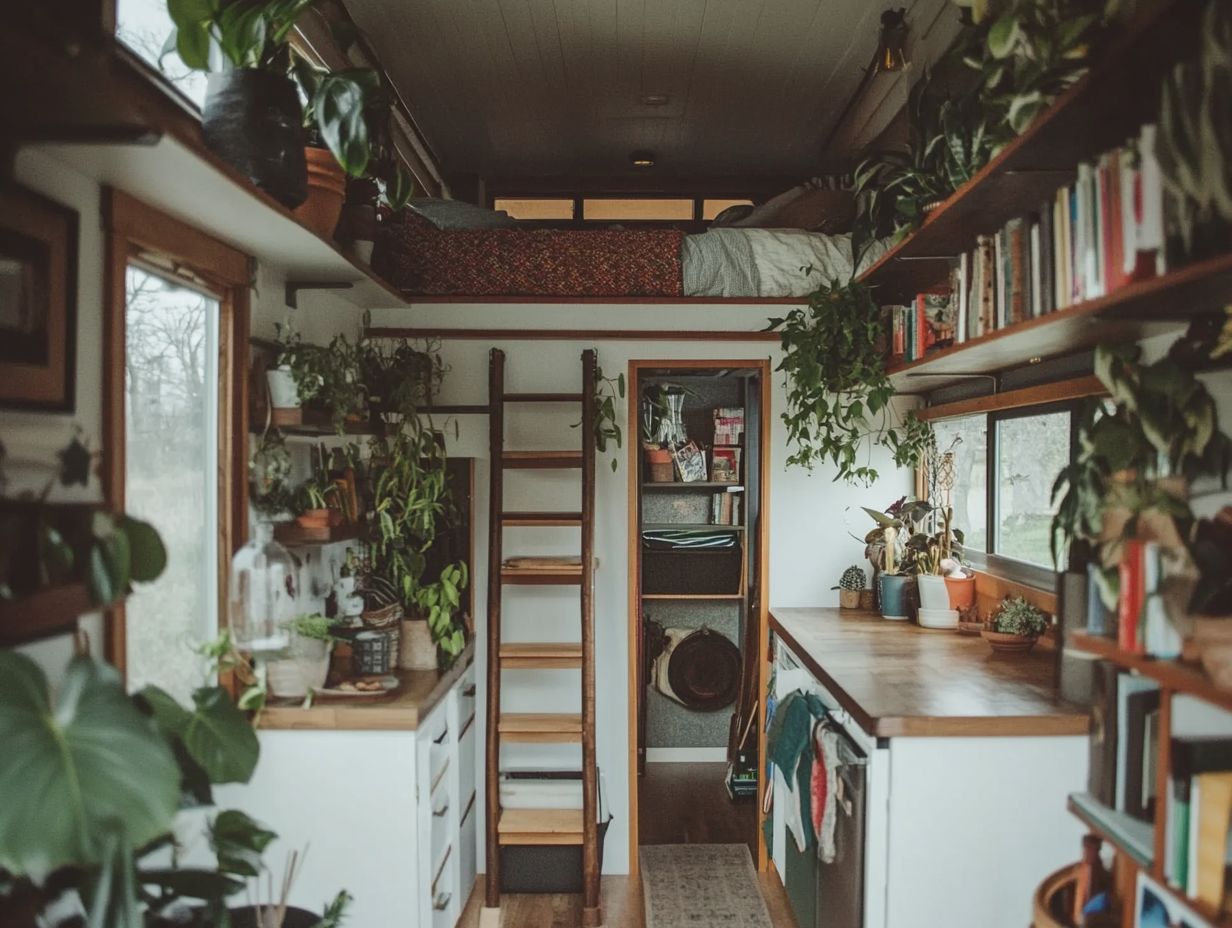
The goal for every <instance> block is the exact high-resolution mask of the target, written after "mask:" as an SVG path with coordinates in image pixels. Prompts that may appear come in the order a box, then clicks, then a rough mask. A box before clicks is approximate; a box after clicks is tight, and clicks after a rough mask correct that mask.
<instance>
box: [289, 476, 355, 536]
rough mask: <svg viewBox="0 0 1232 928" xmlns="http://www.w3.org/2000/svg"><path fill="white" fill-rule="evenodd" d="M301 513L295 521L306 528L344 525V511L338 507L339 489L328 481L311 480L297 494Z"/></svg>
mask: <svg viewBox="0 0 1232 928" xmlns="http://www.w3.org/2000/svg"><path fill="white" fill-rule="evenodd" d="M297 498H298V502H299V513H298V515H296V517H295V521H296V522H297V523H298V524H299V525H301V526H303V527H304V528H329V527H330V526H333V525H340V524H342V520H343V519H342V509H341V508H340V507H339V506H338V505H337V502H338V487H337V486H336V485H335V484H334V483H333V482H332V481H328V480H317V479H316V478H309V479H308V480H305V481H304V482H303V483H302V484H300V487H299V491H298V493H297Z"/></svg>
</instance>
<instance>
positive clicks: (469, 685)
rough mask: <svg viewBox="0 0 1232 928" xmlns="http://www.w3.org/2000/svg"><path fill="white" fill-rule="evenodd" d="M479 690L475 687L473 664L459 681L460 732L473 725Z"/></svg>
mask: <svg viewBox="0 0 1232 928" xmlns="http://www.w3.org/2000/svg"><path fill="white" fill-rule="evenodd" d="M478 698H479V690H478V687H476V685H475V665H474V664H471V665H470V667H468V668H467V669H466V673H464V674H462V679H461V680H459V681H458V731H461V730H462V729H463V728H465V727H466V726H467V725H473V724H474V720H475V707H476V705H477V700H478Z"/></svg>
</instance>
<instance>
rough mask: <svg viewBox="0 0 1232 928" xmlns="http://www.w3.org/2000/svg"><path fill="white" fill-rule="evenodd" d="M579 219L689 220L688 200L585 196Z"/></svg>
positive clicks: (689, 203) (632, 220) (690, 217)
mask: <svg viewBox="0 0 1232 928" xmlns="http://www.w3.org/2000/svg"><path fill="white" fill-rule="evenodd" d="M582 218H583V219H589V220H604V221H607V222H621V221H629V222H664V221H672V220H689V219H692V218H693V200H692V199H685V198H679V199H669V198H666V197H644V198H637V199H634V198H632V197H623V198H619V197H588V198H587V199H585V200H583V201H582Z"/></svg>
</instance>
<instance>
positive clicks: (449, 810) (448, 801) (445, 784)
mask: <svg viewBox="0 0 1232 928" xmlns="http://www.w3.org/2000/svg"><path fill="white" fill-rule="evenodd" d="M449 787H450V776H449V765H448V764H446V765H445V768H444V769H443V770H442V771H441V772H440V776H439V778H438V779H437V780H435V781H434V782H433V785H432V793H431V795H430V796H429V797H428V814H429V815H430V816H431V817H432V824H431V835H432V838H431V841H430V843H429V845H428V847H429V848H430V852H429V855H428V860H429V861H431V864H432V874H433V876H435V875H436V871H437V869H438V868H439V867H440V865H441V860H442V859H443V856H444V854H445V851H446V849H447V848H448V847H449V843H450V842H449V835H450V830H451V823H452V822H456V821H457V815H458V812H459V810H457V809H455V808H454V801H455V797H454V795H453V790H451V789H450V788H449Z"/></svg>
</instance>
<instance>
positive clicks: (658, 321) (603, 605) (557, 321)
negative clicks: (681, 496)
mask: <svg viewBox="0 0 1232 928" xmlns="http://www.w3.org/2000/svg"><path fill="white" fill-rule="evenodd" d="M783 309H784V307H781V306H757V305H750V306H740V307H734V306H730V305H716V306H646V305H636V306H609V305H603V306H599V305H582V306H567V305H535V304H530V305H527V304H521V305H491V304H489V305H471V304H437V305H429V304H425V305H420V306H414V307H412V308H411V309H410V310H406V309H402V310H387V311H381V312H376V313H374V314H373V322H374V324H376V325H403V326H422V327H431V326H437V327H449V328H463V327H469V328H486V329H493V328H495V329H507V328H518V327H521V328H536V329H548V328H550V329H560V330H564V331H574V330H577V329H579V328H586V329H614V328H615V329H657V330H661V329H669V330H670V329H678V330H680V331H688V330H690V329H746V330H749V331H754V330H757V329H760V328H762V327H763V326H764V325H765V320H766V318H767V316H769V315H781V314H782V310H783ZM492 347H498V348H501V349H503V350H504V352H505V358H506V360H505V371H506V389H507V390H509V391H511V392H530V391H536V392H539V391H576V390H577V389H579V388H580V383H581V362H580V356H581V353H582V351H583V350H585V349H586V348H592V347H593V348H595V349H597V350H598V354H599V364H600V366H601V367H602V368H603V371H604V373H605V374H606V375H608V376H615V375H616V374H617V373H621V372H624V373H626V375H627V372H628V362H629V361H630V360H631V359H664V360H678V359H692V358H715V359H727V360H756V359H760V358H766V357H769V358H770V360H771V367H772V368H773V367H774V366H776V365H777V364H778V360H779V350H778V345H777V344H776V343H774V342H765V341H749V342H700V341H680V342H664V341H656V342H628V341H604V340H586V341H582V340H576V341H575V340H562V341H526V340H513V339H510V340H506V341H501V342H490V341H482V340H474V341H471V340H454V341H449V342H447V343H445V344H444V345H443V347H442V353H443V355H444V357H445V360H446V361H447V363H448V364H449V365H450V367H451V370H450V372H449V373H448V374H447V375H446V377H445V381H444V385H443V388H442V395H441V398H440V402H442V403H468V404H470V403H484V402H486V401H487V376H488V350H489V349H490V348H492ZM771 386H772V388H773V393H772V428H771V441H770V454H771V465H770V473H769V480H770V486H771V500H770V513H769V518H770V558H771V560H770V580H769V602H770V603H771V604H772V605H775V606H789V605H827V604H830V605H833V604H836V603H837V594H836V593H834V592H832V591H831V590H830V587H831V586H833V585H834V584H835V583H836V582H837V580H838V576H839V574H840V573H841V572H842V570H843V568H844V567H846V566H847V565H849V564H852V563H857V562H861V561H862V560H863V546H862V545H861V544H860V543H859V542H857V541H855V540H853V539H852V538H850V537H849V536H848V534H847V530H846V526H845V523H844V509H845V508H846V507H848V506H859V505H869V506H885V505H887V504H888V503H889V502H891V501H892V500H893V499H896V498H897V497H898V496H900V495H902V494H903V493H907V492H910V489H911V479H910V477H909V476H908V475H907V474H905V473H901V472H898V471H897V470H896V469H895V467H894V465H893V462H892V460H890V459H889V457H888V455H885V454H883V453H874V455H873V459H874V461H875V462H876V464H877V466H878V467H879V468H880V469H881V472H882V480H881V482H880V483H879V484H878V485H877V486H875V487H872V488H869V489H853V488H851V487H849V486H847V485H844V484H838V483H834V482H833V481H832V479H831V477H832V473H827V472H825V471H823V470H821V469H819V470H818V471H817V472H816V473H815V474H813V475H809V474H807V473H806V472H804V471H802V470H800V469H799V468H791V469H788V468H786V466H785V460H786V458H787V456H788V453H789V452H788V449H787V446H786V436H785V433H784V429H783V425H782V423H781V422H780V420H779V415H780V414H781V413H782V412H783V410H784V393H783V384H782V375H780V374H772V383H771ZM617 406H618V411H617V414H618V421H619V422H620V424H621V426H622V428H624V426H625V423H626V419H627V414H628V413H627V405H626V402H619V403H618V404H617ZM510 409H511V411H510V413H509V415H508V418H507V424H506V448H507V449H512V450H531V449H536V448H547V449H563V448H576V447H578V443H579V441H580V439H579V436H578V432H577V430H576V429H571V428H569V425H570V423H572V422H575V421H577V419H576V417H575V416H576V411H575V409H574V408H572V407H563V408H561V407H557V408H554V407H551V406H536V407H527V408H525V409H516V408H515V407H510ZM456 425H457V429H458V432H457V434H456V436H455V432H454V424H453V423H450V424H449V425H448V428H447V429H446V434H447V438H448V441H449V445H450V453H451V454H456V455H466V456H472V457H475V458H477V459H478V460H477V462H476V483H477V491H478V492H477V500H476V510H477V520H476V524H475V537H476V539H477V541H476V549H477V550H476V559H477V561H478V563H477V564H476V565H475V572H474V576H473V579H472V582H473V583H474V586H475V608H476V613H477V616H476V621H477V626H478V634H477V637H478V639H479V645H478V647H479V654H478V658H477V659H478V661H479V663H480V666H481V667H484V666H486V653H485V647H484V638H485V635H486V584H487V579H486V578H487V569H486V567H487V565H486V544H485V543H484V539H486V537H487V499H488V493H487V489H488V482H489V479H490V470H489V467H488V461H487V457H488V434H487V429H488V420H487V417H486V416H460V417H457V420H456ZM631 453H634V454H635V453H637V446H636V445H633V446H632V447H630V445H629V443H628V442H626V445H625V448H624V449H622V450H621V452H620V453H619V455H618V457H619V461H620V469H619V471H618V472H617V473H612V471H611V469H610V467H609V466H608V465H607V463H606V461H605V460H600V461H599V466H598V467H597V471H596V473H597V488H596V500H595V504H596V505H595V512H596V522H595V549H596V552H597V555H598V558H599V562H600V563H599V570H598V573H597V575H596V584H595V602H596V610H595V621H596V650H597V653H598V655H599V659H598V666H597V668H596V690H597V693H598V705H597V709H596V716H597V725H596V728H597V740H598V760H599V765H600V767H601V768H602V770H603V774H604V778H605V781H606V785H607V795H608V799H609V804H610V807H611V810H612V812H613V814H614V816H615V819H614V821H613V822H612V826H611V828H610V829H609V831H608V837H607V845H606V850H605V857H604V872H605V873H609V874H618V873H626V872H628V862H629V830H628V822H629V806H628V797H629V780H628V769H627V767H628V744H629V742H628V736H629V733H628V724H627V720H628V699H629V698H630V697H629V694H628V692H627V679H628V661H629V654H628V622H629V618H628V595H627V583H628V571H629V563H628V557H627V533H628V511H629V502H630V501H629V493H628V474H629V471H628V468H629V466H630V458H629V455H630V454H631ZM579 488H580V478H579V476H578V472H577V471H573V472H550V471H541V472H534V471H532V472H523V473H518V472H511V473H509V474H508V475H507V479H506V489H505V507H506V509H519V508H521V509H540V508H542V509H553V508H555V509H570V508H574V507H575V506H576V505H577V503H576V501H577V499H578V492H579ZM864 521H865V517H864V515H863V513H860V512H859V511H858V510H857V511H856V513H855V514H854V515H852V516H851V517H850V524H851V528H852V530H853V531H854V532H856V533H857V534H859V535H863V533H864V531H865V524H864ZM554 552H555V553H566V552H572V553H576V552H577V533H576V530H573V531H572V532H570V530H564V529H562V530H553V529H507V530H506V534H505V553H506V555H511V554H515V553H521V554H537V553H554ZM577 615H578V611H577V593H576V590H571V589H570V588H567V587H566V588H560V589H555V590H545V591H537V590H535V588H521V589H512V590H509V591H507V592H506V594H505V605H504V616H505V621H504V634H505V638H506V639H507V640H576V639H577V635H578V631H577ZM553 678H555V679H553ZM480 680H481V683H480V685H481V686H482V676H481V677H480ZM577 693H578V678H577V674H576V673H563V672H559V671H553V672H543V671H536V672H533V673H532V672H529V671H515V672H508V673H506V686H505V696H506V700H505V708H506V710H507V711H569V707H571V706H572V707H575V708H576V706H577V705H578V704H579V703H578V698H577ZM479 705H480V707H481V711H482V706H483V705H484V702H483V699H482V694H481V698H480V702H479ZM512 747H525V746H512ZM545 747H546V746H543V745H535V746H530V749H529V750H528V751H526V752H514V751H512V750H511V751H510V753H509V754H508V755H507V756H505V757H504V758H502V760H503V762H504V763H505V764H506V765H510V766H524V765H526V766H529V765H534V764H543V763H545V761H547V762H548V763H561V764H563V763H566V762H568V761H570V760H572V762H573V765H574V766H576V762H577V761H576V753H575V752H572V751H570V749H566V748H562V749H560V750H559V753H555V754H553V753H552V752H551V751H550V750H547V749H545ZM481 763H482V759H481ZM479 782H482V772H481V775H480V778H479ZM481 859H482V852H481Z"/></svg>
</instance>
